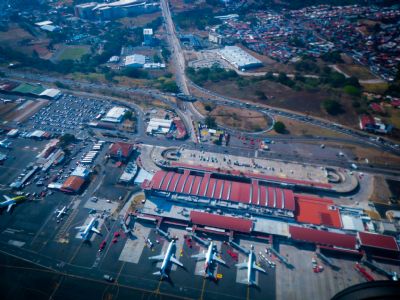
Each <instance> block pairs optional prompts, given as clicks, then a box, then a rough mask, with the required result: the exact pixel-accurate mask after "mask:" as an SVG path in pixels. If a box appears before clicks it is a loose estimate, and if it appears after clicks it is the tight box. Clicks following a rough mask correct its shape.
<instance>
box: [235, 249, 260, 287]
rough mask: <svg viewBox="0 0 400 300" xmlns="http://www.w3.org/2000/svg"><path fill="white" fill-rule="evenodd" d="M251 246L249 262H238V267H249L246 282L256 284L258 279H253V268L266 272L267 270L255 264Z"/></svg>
mask: <svg viewBox="0 0 400 300" xmlns="http://www.w3.org/2000/svg"><path fill="white" fill-rule="evenodd" d="M251 248H252V249H251V251H250V252H249V256H248V259H247V262H246V261H245V262H243V263H240V264H236V267H238V268H239V269H243V268H247V278H246V280H245V283H247V284H248V285H255V284H256V281H255V280H253V269H254V270H257V271H259V272H263V273H265V270H264V269H263V268H260V267H259V266H257V265H256V264H255V261H254V257H255V255H254V251H253V246H251Z"/></svg>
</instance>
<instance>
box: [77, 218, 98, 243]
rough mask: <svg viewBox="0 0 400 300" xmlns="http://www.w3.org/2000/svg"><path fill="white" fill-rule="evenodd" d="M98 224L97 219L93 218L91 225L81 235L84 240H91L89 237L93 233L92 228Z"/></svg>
mask: <svg viewBox="0 0 400 300" xmlns="http://www.w3.org/2000/svg"><path fill="white" fill-rule="evenodd" d="M95 222H96V218H93V219H92V220H91V221H90V223H89V224H88V225H87V226H86V228H85V230H84V231H83V232H82V233H81V237H82V238H83V239H84V240H87V239H88V238H89V235H90V233H91V230H92V227H93V226H94V224H95Z"/></svg>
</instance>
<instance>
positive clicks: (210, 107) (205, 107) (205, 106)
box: [204, 103, 215, 112]
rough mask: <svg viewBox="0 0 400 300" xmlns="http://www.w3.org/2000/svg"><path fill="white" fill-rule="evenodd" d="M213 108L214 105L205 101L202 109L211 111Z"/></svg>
mask: <svg viewBox="0 0 400 300" xmlns="http://www.w3.org/2000/svg"><path fill="white" fill-rule="evenodd" d="M214 108H215V105H213V104H211V103H207V104H205V105H204V109H205V110H206V111H208V112H211V111H212V110H213V109H214Z"/></svg>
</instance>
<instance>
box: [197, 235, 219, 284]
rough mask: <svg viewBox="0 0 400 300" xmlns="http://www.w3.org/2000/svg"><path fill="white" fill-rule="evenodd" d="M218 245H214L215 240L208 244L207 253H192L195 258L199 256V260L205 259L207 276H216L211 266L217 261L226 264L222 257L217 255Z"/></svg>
mask: <svg viewBox="0 0 400 300" xmlns="http://www.w3.org/2000/svg"><path fill="white" fill-rule="evenodd" d="M216 252H217V245H214V243H213V242H210V245H209V246H208V249H207V252H206V253H204V252H203V253H199V254H196V255H192V257H193V258H197V259H198V260H201V259H205V262H204V274H205V275H206V276H207V277H214V274H213V273H212V271H211V270H210V267H211V266H212V264H213V263H214V261H215V262H217V263H219V264H224V265H225V264H226V263H225V261H224V260H222V259H220V258H219V257H218V256H217V255H216Z"/></svg>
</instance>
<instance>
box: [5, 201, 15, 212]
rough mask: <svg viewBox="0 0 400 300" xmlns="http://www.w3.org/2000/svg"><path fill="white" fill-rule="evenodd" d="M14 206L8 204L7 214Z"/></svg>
mask: <svg viewBox="0 0 400 300" xmlns="http://www.w3.org/2000/svg"><path fill="white" fill-rule="evenodd" d="M14 205H15V203H12V204H10V205H9V206H8V207H7V212H10V210H11V208H12V207H13V206H14Z"/></svg>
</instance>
